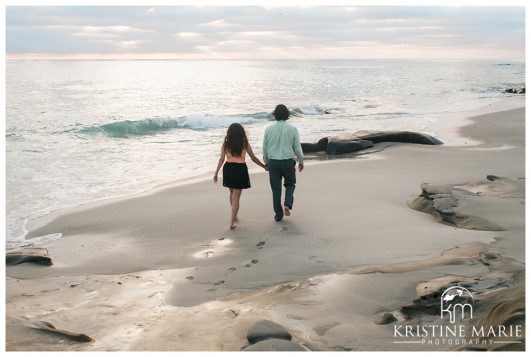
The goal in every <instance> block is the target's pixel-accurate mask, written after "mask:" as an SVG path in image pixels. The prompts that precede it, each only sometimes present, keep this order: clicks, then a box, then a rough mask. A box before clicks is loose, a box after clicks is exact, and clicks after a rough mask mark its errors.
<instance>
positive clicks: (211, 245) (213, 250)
mask: <svg viewBox="0 0 531 357" xmlns="http://www.w3.org/2000/svg"><path fill="white" fill-rule="evenodd" d="M231 243H232V239H227V238H224V237H222V238H218V239H216V240H212V241H209V242H205V243H203V244H202V246H203V247H206V248H205V249H202V250H200V251H198V252H196V253H194V254H193V256H194V258H211V257H212V256H214V254H221V253H223V252H224V251H227V250H229V249H230V248H228V245H230V244H231Z"/></svg>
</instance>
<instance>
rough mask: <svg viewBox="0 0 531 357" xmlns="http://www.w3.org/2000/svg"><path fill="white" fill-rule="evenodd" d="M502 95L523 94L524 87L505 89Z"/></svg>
mask: <svg viewBox="0 0 531 357" xmlns="http://www.w3.org/2000/svg"><path fill="white" fill-rule="evenodd" d="M503 93H511V94H525V87H514V88H507V89H506V90H504V91H503Z"/></svg>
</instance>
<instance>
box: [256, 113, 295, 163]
mask: <svg viewBox="0 0 531 357" xmlns="http://www.w3.org/2000/svg"><path fill="white" fill-rule="evenodd" d="M262 153H263V156H264V163H265V164H266V165H267V164H268V162H269V159H273V160H287V159H293V158H295V157H297V159H298V160H299V164H303V162H304V154H303V152H302V147H301V140H300V137H299V131H298V130H297V128H296V127H294V126H293V125H291V124H288V123H286V121H285V120H279V121H277V122H276V123H275V124H272V125H270V126H268V127H267V128H266V130H265V133H264V143H263V146H262Z"/></svg>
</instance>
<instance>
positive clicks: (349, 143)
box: [301, 131, 442, 155]
mask: <svg viewBox="0 0 531 357" xmlns="http://www.w3.org/2000/svg"><path fill="white" fill-rule="evenodd" d="M382 142H396V143H410V144H422V145H441V144H442V141H440V140H439V139H437V138H435V137H433V136H430V135H427V134H422V133H415V132H411V131H378V132H370V131H358V132H355V133H352V134H347V135H343V136H337V137H326V138H322V139H320V140H319V141H318V142H317V143H314V144H312V143H302V144H301V146H302V151H303V152H305V153H310V152H318V151H326V152H327V154H328V155H339V154H347V153H351V152H356V151H360V150H363V149H366V148H369V147H372V146H373V144H377V143H382Z"/></svg>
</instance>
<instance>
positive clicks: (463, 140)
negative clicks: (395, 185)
mask: <svg viewBox="0 0 531 357" xmlns="http://www.w3.org/2000/svg"><path fill="white" fill-rule="evenodd" d="M523 106H525V98H523V97H521V96H513V97H507V98H505V99H504V100H502V101H499V102H497V103H494V104H490V105H487V106H485V107H483V108H481V109H479V110H477V111H471V112H462V113H457V114H456V113H454V114H452V115H451V116H449V117H445V118H444V119H442V118H439V119H437V120H436V121H435V122H433V123H431V124H428V125H427V126H426V127H425V128H423V129H422V130H420V131H419V132H420V133H426V134H429V135H433V136H435V137H436V138H438V139H441V140H442V141H443V145H445V146H464V145H470V146H475V145H481V144H482V142H480V141H474V139H472V138H470V137H465V136H463V134H461V133H460V132H459V131H460V129H461V128H462V127H464V126H467V125H470V124H471V123H472V118H473V117H476V116H480V115H485V114H491V113H496V112H502V111H506V110H511V109H516V108H519V107H523ZM394 145H396V143H392V144H391V146H394ZM381 146H383V145H378V144H376V145H375V147H374V148H369V149H366V150H362V151H359V152H356V153H354V154H344V155H337V156H336V157H318V156H312V157H310V158H309V159H306V160H305V165H321V164H327V163H330V162H334V161H337V160H351V159H356V158H364V156H365V155H371V154H374V153H377V152H380V151H382V150H385V147H383V148H381ZM370 159H372V160H375V159H377V158H375V157H371V158H370ZM213 172H214V170H212V171H208V172H205V173H202V174H199V175H196V176H192V177H187V178H182V179H178V180H173V181H170V182H166V183H161V184H158V185H156V186H154V187H151V188H148V189H146V190H145V191H141V192H137V193H134V194H129V195H120V196H116V197H109V198H103V199H100V200H97V201H94V202H88V203H82V204H78V205H75V206H72V207H67V208H63V209H58V210H55V211H52V212H50V213H48V214H46V215H44V216H38V217H32V218H28V219H27V220H26V221H27V222H26V225H25V228H26V231H27V233H26V236H25V239H28V238H35V236H34V235H31V234H30V233H31V232H32V231H34V230H36V229H37V228H39V227H41V226H43V225H46V224H47V223H48V222H50V221H52V220H53V219H55V218H56V217H58V216H61V215H63V214H67V213H70V212H75V211H79V210H84V209H88V208H92V207H98V206H100V205H106V204H108V203H113V202H119V201H124V200H128V199H131V198H135V197H138V196H145V195H150V194H152V193H155V192H158V191H161V190H165V189H171V188H174V187H178V186H186V185H190V184H199V183H203V182H208V181H210V180H211V176H212V175H213ZM249 173H250V174H251V175H255V174H264V172H263V170H262V169H261V168H257V167H255V166H254V165H253V166H252V167H250V168H249Z"/></svg>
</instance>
